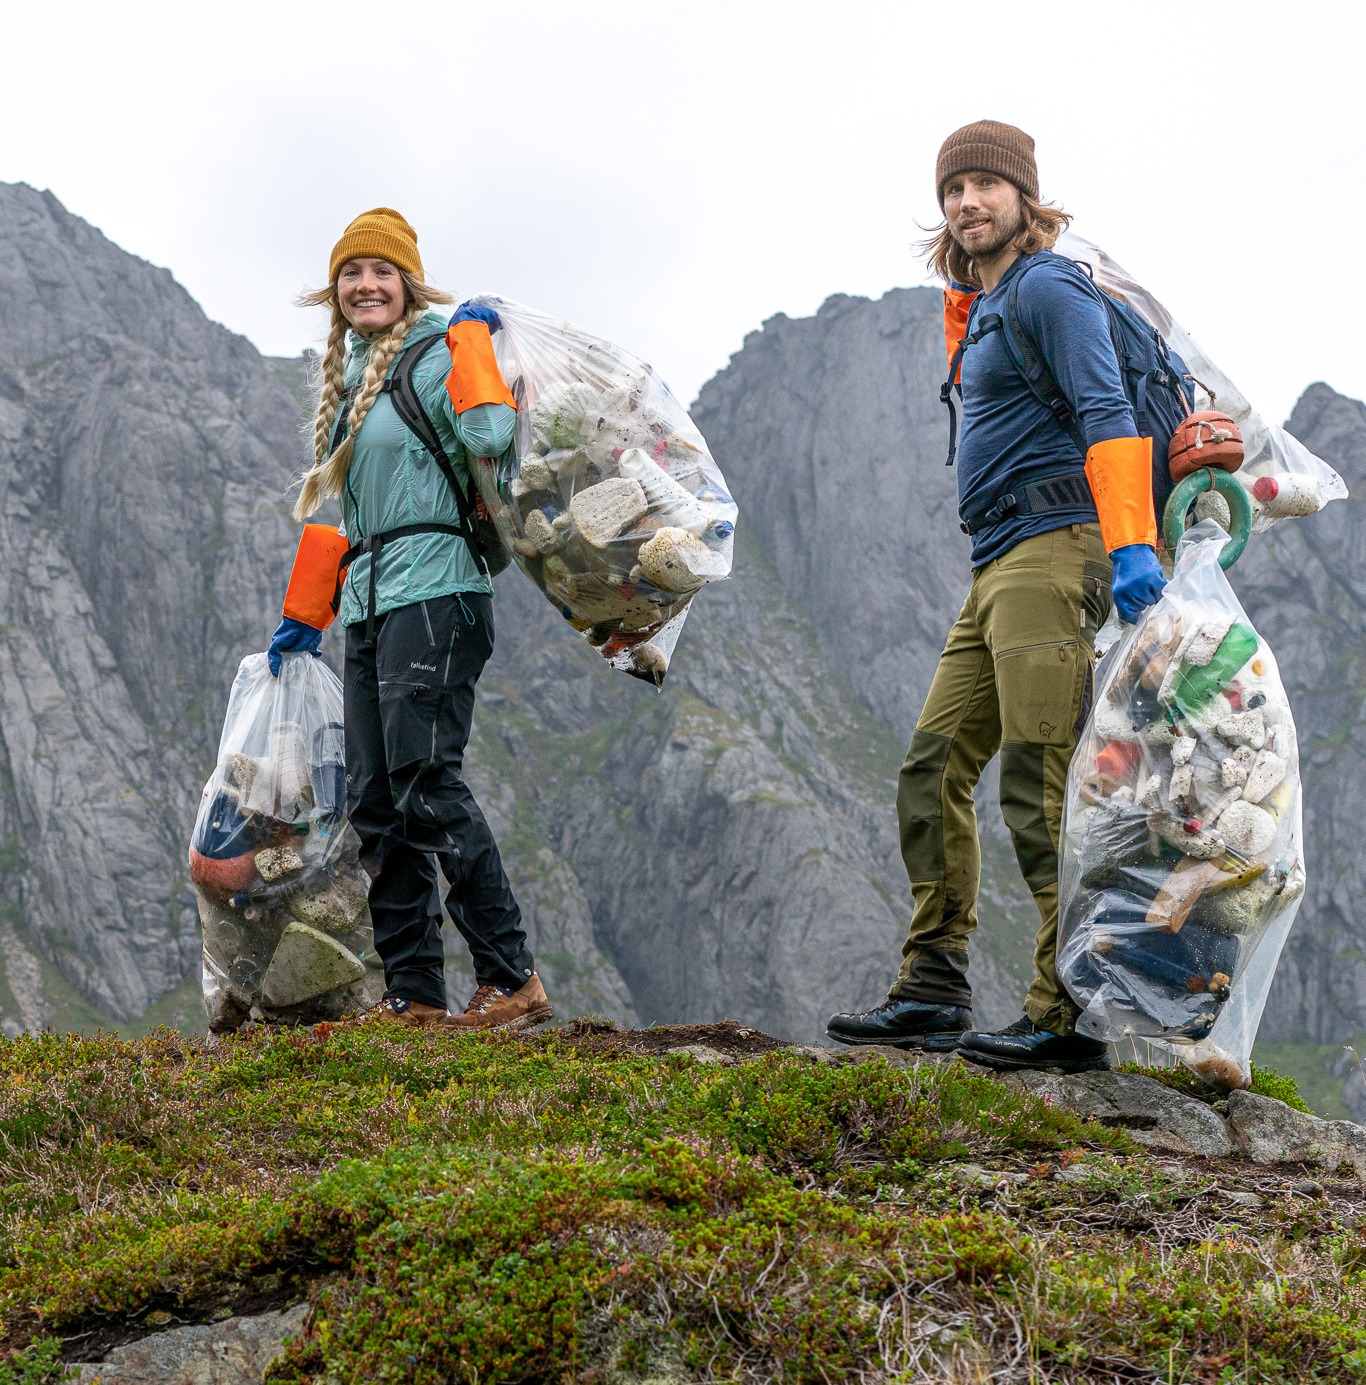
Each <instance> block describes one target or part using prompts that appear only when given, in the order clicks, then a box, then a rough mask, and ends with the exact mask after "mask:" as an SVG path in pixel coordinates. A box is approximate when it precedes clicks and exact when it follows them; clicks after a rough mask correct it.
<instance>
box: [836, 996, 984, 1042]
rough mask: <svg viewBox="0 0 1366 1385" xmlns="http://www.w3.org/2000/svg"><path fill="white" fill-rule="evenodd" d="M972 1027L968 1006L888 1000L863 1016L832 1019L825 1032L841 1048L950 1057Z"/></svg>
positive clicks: (851, 1015)
mask: <svg viewBox="0 0 1366 1385" xmlns="http://www.w3.org/2000/svg"><path fill="white" fill-rule="evenodd" d="M971 1024H972V1011H971V1010H969V1009H968V1008H967V1006H965V1005H927V1004H926V1003H925V1002H924V1001H923V1000H885V1001H883V1003H882V1004H881V1005H879V1006H877V1007H876V1008H875V1009H872V1010H865V1011H863V1013H862V1014H841V1015H831V1016H830V1020H829V1022H828V1023H827V1024H826V1026H825V1032H826V1033H827V1034H828V1035H829V1036H830V1037H831V1038H832V1039H836V1040H838V1041H839V1042H840V1043H842V1044H891V1045H892V1047H893V1048H923V1049H925V1050H926V1051H927V1052H929V1053H951V1052H952V1051H953V1050H954V1049H955V1048H957V1047H958V1040H959V1037H960V1036H961V1035H962V1033H963V1031H964V1030H965V1029H967V1028H969V1027H970V1026H971Z"/></svg>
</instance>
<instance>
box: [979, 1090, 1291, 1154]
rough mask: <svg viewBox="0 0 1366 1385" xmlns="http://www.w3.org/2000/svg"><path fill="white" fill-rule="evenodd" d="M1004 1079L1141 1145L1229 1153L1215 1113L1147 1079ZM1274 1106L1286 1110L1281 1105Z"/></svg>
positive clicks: (1229, 1143)
mask: <svg viewBox="0 0 1366 1385" xmlns="http://www.w3.org/2000/svg"><path fill="white" fill-rule="evenodd" d="M1005 1080H1006V1081H1007V1082H1008V1083H1009V1084H1010V1085H1013V1086H1018V1087H1021V1088H1023V1089H1024V1090H1025V1091H1028V1092H1032V1093H1033V1094H1034V1095H1035V1096H1037V1097H1041V1098H1043V1099H1045V1100H1047V1101H1049V1102H1051V1103H1052V1104H1053V1105H1055V1106H1057V1107H1059V1108H1061V1109H1062V1110H1065V1111H1071V1112H1073V1113H1074V1114H1076V1115H1078V1116H1082V1117H1084V1118H1085V1119H1087V1120H1098V1121H1103V1122H1104V1123H1105V1124H1107V1125H1122V1126H1124V1127H1125V1128H1126V1129H1128V1130H1129V1131H1130V1133H1131V1134H1132V1135H1133V1136H1134V1138H1135V1139H1137V1140H1138V1141H1139V1142H1140V1143H1141V1144H1149V1145H1152V1146H1154V1147H1155V1148H1158V1149H1166V1150H1171V1151H1173V1152H1175V1153H1180V1154H1201V1155H1204V1156H1205V1157H1207V1158H1215V1157H1218V1156H1220V1155H1224V1154H1231V1153H1232V1152H1233V1140H1232V1138H1231V1136H1230V1134H1229V1130H1228V1126H1227V1125H1226V1124H1225V1123H1224V1121H1223V1119H1222V1118H1221V1117H1220V1115H1219V1113H1218V1112H1217V1111H1215V1110H1214V1109H1213V1108H1212V1107H1210V1106H1209V1105H1208V1104H1207V1103H1205V1102H1203V1101H1197V1100H1196V1099H1195V1098H1194V1097H1189V1096H1185V1095H1183V1094H1182V1093H1181V1092H1178V1091H1175V1090H1174V1089H1173V1088H1171V1087H1168V1086H1165V1085H1164V1084H1163V1083H1161V1082H1158V1081H1156V1080H1155V1079H1154V1078H1151V1077H1143V1076H1141V1075H1139V1074H1138V1073H1125V1072H1082V1073H1075V1074H1071V1075H1066V1074H1063V1073H1054V1072H1025V1073H1019V1074H1017V1075H1014V1076H1011V1077H1008V1078H1006V1079H1005ZM1274 1104H1275V1105H1276V1106H1280V1107H1282V1109H1284V1110H1286V1111H1289V1109H1290V1108H1289V1107H1286V1106H1283V1104H1282V1103H1281V1102H1276V1103H1274ZM1291 1114H1294V1113H1293V1112H1292V1113H1291Z"/></svg>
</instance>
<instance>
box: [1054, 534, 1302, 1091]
mask: <svg viewBox="0 0 1366 1385" xmlns="http://www.w3.org/2000/svg"><path fill="white" fill-rule="evenodd" d="M1227 539H1228V536H1227V534H1225V533H1224V531H1223V530H1222V529H1220V528H1219V527H1218V526H1217V525H1216V524H1215V523H1214V521H1213V520H1202V521H1201V522H1200V523H1198V524H1197V525H1195V526H1194V527H1193V528H1191V529H1190V530H1188V531H1187V533H1186V536H1185V537H1184V538H1183V539H1182V541H1181V544H1180V546H1179V548H1178V549H1177V554H1176V571H1175V575H1174V577H1173V579H1172V581H1171V582H1170V583H1169V584H1168V586H1167V588H1166V590H1165V592H1164V593H1163V595H1162V599H1161V600H1160V601H1159V602H1158V603H1157V604H1156V605H1155V606H1153V607H1151V608H1149V610H1148V611H1147V612H1145V613H1144V616H1143V618H1142V620H1141V621H1140V622H1139V623H1138V625H1136V626H1134V627H1132V629H1130V630H1129V631H1128V633H1127V634H1126V635H1125V636H1124V637H1123V638H1122V639H1121V640H1120V641H1119V643H1118V644H1116V645H1115V646H1114V647H1113V648H1112V649H1111V650H1110V651H1109V653H1107V654H1106V656H1105V658H1104V659H1103V660H1102V661H1101V663H1100V665H1099V666H1098V668H1097V685H1096V690H1095V701H1094V705H1093V707H1092V710H1091V715H1090V717H1089V719H1088V721H1087V723H1086V727H1085V730H1084V732H1083V734H1082V736H1081V739H1080V741H1079V742H1078V745H1077V749H1076V753H1075V755H1074V757H1073V760H1072V767H1071V771H1070V772H1069V774H1068V779H1067V797H1066V802H1065V808H1064V823H1063V841H1062V865H1061V878H1060V898H1059V933H1058V970H1059V974H1060V975H1061V977H1062V980H1063V983H1064V984H1065V985H1066V987H1067V989H1068V990H1069V991H1070V992H1071V994H1072V996H1073V998H1074V999H1075V1000H1076V1002H1077V1004H1078V1005H1080V1006H1082V1007H1083V1010H1084V1013H1083V1014H1082V1016H1081V1019H1080V1020H1079V1021H1078V1026H1077V1027H1078V1029H1079V1030H1080V1031H1081V1032H1082V1033H1085V1034H1089V1035H1091V1036H1092V1037H1094V1038H1099V1039H1107V1040H1110V1041H1115V1040H1119V1039H1122V1038H1124V1037H1127V1036H1130V1035H1133V1036H1136V1037H1139V1038H1142V1039H1146V1040H1147V1041H1148V1042H1150V1043H1153V1044H1156V1045H1157V1046H1158V1047H1161V1048H1164V1049H1167V1050H1169V1051H1170V1052H1172V1053H1173V1054H1174V1055H1175V1056H1176V1057H1177V1058H1179V1059H1180V1060H1181V1061H1182V1062H1183V1063H1185V1064H1186V1066H1187V1067H1189V1068H1191V1069H1192V1070H1193V1071H1194V1072H1195V1073H1197V1074H1198V1075H1199V1076H1200V1077H1202V1078H1204V1079H1205V1080H1206V1081H1208V1082H1210V1083H1212V1084H1213V1085H1216V1086H1221V1087H1226V1088H1232V1087H1245V1086H1247V1085H1248V1081H1249V1079H1250V1076H1251V1069H1250V1066H1249V1059H1250V1055H1251V1052H1252V1041H1253V1039H1254V1038H1255V1037H1256V1033H1257V1025H1258V1023H1259V1022H1260V1020H1261V1016H1262V1009H1263V1007H1264V1006H1265V1004H1266V997H1267V993H1268V991H1269V990H1270V988H1271V980H1272V977H1273V975H1274V973H1275V970H1276V962H1277V959H1278V958H1279V957H1280V953H1281V947H1282V946H1283V944H1284V943H1285V939H1286V934H1287V933H1288V932H1289V930H1290V926H1291V924H1292V923H1293V922H1294V919H1295V913H1296V911H1297V909H1298V908H1299V902H1300V898H1301V896H1302V895H1303V894H1304V886H1305V872H1304V856H1303V850H1302V844H1301V837H1300V773H1299V755H1298V751H1297V748H1296V739H1295V723H1294V720H1293V719H1292V717H1291V714H1290V703H1289V701H1288V699H1287V698H1286V695H1285V688H1284V687H1283V686H1282V684H1281V677H1280V673H1279V671H1278V670H1277V667H1276V658H1275V655H1273V654H1272V652H1271V650H1270V649H1268V648H1267V646H1266V643H1265V642H1264V641H1263V640H1262V639H1261V637H1260V636H1259V635H1258V634H1257V632H1256V630H1255V629H1254V628H1253V626H1252V623H1251V622H1250V621H1249V620H1248V618H1247V615H1246V613H1245V612H1244V611H1243V608H1242V606H1241V605H1240V604H1239V602H1238V598H1237V597H1236V596H1235V595H1234V592H1233V588H1232V587H1231V586H1230V585H1229V583H1228V579H1227V578H1226V577H1225V576H1224V573H1223V571H1222V569H1221V568H1220V567H1219V553H1220V550H1221V549H1222V548H1223V545H1224V543H1225V542H1226V541H1227Z"/></svg>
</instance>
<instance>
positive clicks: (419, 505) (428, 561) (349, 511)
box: [341, 312, 517, 625]
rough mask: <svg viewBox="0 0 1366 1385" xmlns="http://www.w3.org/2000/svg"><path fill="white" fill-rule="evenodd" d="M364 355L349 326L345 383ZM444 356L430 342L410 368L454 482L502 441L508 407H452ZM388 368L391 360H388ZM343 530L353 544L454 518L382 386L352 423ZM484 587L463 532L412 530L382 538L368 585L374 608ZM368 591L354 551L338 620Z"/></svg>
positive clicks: (432, 322)
mask: <svg viewBox="0 0 1366 1385" xmlns="http://www.w3.org/2000/svg"><path fill="white" fill-rule="evenodd" d="M445 333H446V319H445V318H444V317H443V316H442V315H441V314H440V313H436V312H431V313H426V314H424V316H423V317H421V318H420V319H419V320H418V322H417V324H416V326H414V327H413V329H412V331H411V332H409V334H408V339H407V342H406V343H405V345H413V344H415V343H417V342H420V341H423V340H424V339H425V338H427V337H430V336H444V335H445ZM369 357H370V343H369V342H368V341H366V340H365V339H364V338H363V337H358V336H356V335H355V334H354V333H353V334H352V337H351V358H350V360H349V361H348V362H347V365H346V384H347V386H348V388H349V387H350V386H351V385H353V384H357V383H359V381H360V380H361V379H362V377H363V376H364V374H365V368H366V364H367V363H368V361H369ZM450 368H451V358H450V354H449V353H448V352H447V351H446V350H445V349H444V347H432V348H431V349H430V350H429V351H428V352H427V354H426V355H425V356H424V357H423V358H422V360H421V361H420V362H419V363H418V367H417V371H416V373H415V375H414V377H413V384H414V385H415V386H416V387H417V391H418V395H419V397H420V398H421V400H422V407H423V408H424V409H425V410H426V411H427V416H428V417H429V418H430V419H431V421H432V423H433V425H434V426H435V428H436V431H437V434H438V435H439V436H440V438H441V441H442V442H443V443H444V444H445V445H446V455H447V456H448V457H449V458H450V460H451V469H452V470H453V471H454V472H455V475H456V478H457V479H458V480H459V481H460V483H461V485H463V486H466V487H468V486H469V481H470V473H469V458H470V457H497V456H500V455H501V454H502V453H503V452H504V451H506V450H507V447H508V444H509V443H511V441H512V430H513V426H514V424H515V423H516V419H517V415H516V413H515V411H514V410H512V409H510V408H509V407H508V406H507V405H506V404H480V405H478V406H476V407H475V408H473V409H467V410H466V411H465V412H464V413H463V414H461V415H459V416H458V417H457V416H456V413H455V410H454V409H453V408H452V406H451V400H450V396H449V395H448V394H447V393H446V376H447V375H448V374H449V373H450ZM389 370H390V374H392V373H393V366H390V368H389ZM341 502H342V519H343V528H344V532H345V534H346V537H347V538H348V539H349V540H350V541H351V542H352V543H358V542H359V541H360V540H361V539H363V538H366V537H367V536H368V535H370V534H376V533H381V532H383V531H384V530H386V529H397V528H399V527H400V526H402V525H405V524H421V523H425V522H434V523H437V524H459V523H460V510H459V508H458V507H457V505H456V503H455V495H454V494H453V492H452V491H451V486H450V482H449V481H447V480H446V478H445V476H444V475H443V474H442V472H441V470H440V468H439V467H438V466H437V464H436V462H435V461H433V460H432V457H431V454H430V453H429V452H428V451H427V449H426V448H424V447H423V446H422V444H421V443H420V442H419V441H418V440H417V438H416V437H415V436H414V435H413V434H412V433H410V432H409V431H408V429H407V428H405V427H404V425H403V423H402V421H401V420H400V419H399V416H398V415H397V414H396V413H395V412H394V406H393V402H392V401H391V400H390V398H389V396H388V394H381V395H380V396H379V398H378V399H376V400H375V402H374V405H373V406H372V407H371V409H370V412H369V413H368V414H367V415H366V417H365V422H364V423H363V424H362V425H361V430H360V433H359V434H358V435H357V437H356V443H355V448H354V450H353V451H352V454H351V468H350V471H349V473H348V475H347V478H346V488H345V490H344V491H343V493H342V497H341ZM492 590H493V587H492V586H491V585H490V583H489V580H488V578H487V577H485V576H484V575H483V574H482V573H481V572H480V571H479V569H478V568H477V567H476V566H475V564H474V559H473V558H472V557H471V556H470V551H469V546H468V545H467V544H466V543H465V540H464V539H462V538H459V537H457V536H456V535H454V534H417V535H414V536H412V537H411V538H406V539H395V540H394V541H393V542H392V543H387V544H385V545H384V549H383V552H382V554H381V556H380V563H379V581H378V584H377V587H376V592H375V597H376V600H375V614H376V615H383V614H384V612H385V611H392V610H395V609H397V608H398V607H399V606H411V605H413V604H414V603H415V602H418V601H429V600H431V599H432V598H433V597H437V596H449V595H450V594H451V593H453V592H491V591H492ZM369 591H370V555H369V554H368V553H365V554H362V555H361V556H360V557H359V558H357V559H356V560H355V561H354V562H353V563H352V564H351V567H350V569H349V570H348V572H347V574H346V582H345V584H344V585H343V588H342V603H341V622H342V624H343V625H355V624H356V623H357V622H358V621H363V620H364V619H365V617H366V602H367V600H368V597H369Z"/></svg>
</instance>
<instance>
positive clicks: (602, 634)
mask: <svg viewBox="0 0 1366 1385" xmlns="http://www.w3.org/2000/svg"><path fill="white" fill-rule="evenodd" d="M473 301H474V302H476V303H479V304H481V305H485V306H488V307H491V308H494V309H495V310H496V311H497V313H498V316H499V318H500V320H501V322H502V328H501V330H500V331H497V332H495V333H494V334H493V343H494V350H495V352H496V354H497V357H498V364H499V367H500V368H501V370H502V372H503V377H504V379H506V380H507V382H508V387H509V388H510V389H511V390H512V393H513V397H514V398H515V399H516V401H517V427H516V433H515V436H514V440H513V445H512V448H511V449H510V451H509V453H508V454H507V455H505V456H504V457H502V458H497V459H490V458H481V459H477V460H476V462H475V481H476V483H477V485H478V487H479V493H480V496H481V498H482V499H483V501H484V504H485V506H486V507H487V509H488V511H489V514H490V516H491V517H492V519H493V521H494V523H495V524H496V525H497V526H498V531H499V534H500V535H501V536H502V539H503V542H504V543H505V544H506V545H507V547H508V549H509V551H510V552H511V553H512V555H513V557H514V559H515V561H516V563H517V565H518V567H520V568H521V570H522V571H523V572H524V573H526V575H527V576H528V577H529V578H530V579H531V580H532V581H533V582H534V583H535V584H536V586H537V587H538V588H540V590H541V591H542V592H543V593H544V594H545V596H546V598H547V599H548V600H549V601H550V603H551V604H552V605H553V606H554V607H555V608H556V609H557V610H558V611H559V612H560V613H561V614H562V615H563V616H564V618H565V620H567V621H568V622H569V623H570V624H571V625H572V626H573V627H574V629H575V630H578V631H579V632H580V633H581V634H583V636H584V637H585V639H587V640H588V642H589V643H590V644H591V645H593V647H594V648H595V649H597V650H598V652H599V653H600V654H601V655H602V656H603V658H605V659H606V660H607V661H608V663H610V664H611V665H612V667H613V668H617V669H621V670H623V671H624V672H627V673H630V674H634V675H635V676H636V677H639V678H644V679H646V680H648V681H651V682H653V683H655V684H656V685H659V684H660V683H662V681H663V679H664V675H665V673H666V672H667V670H668V666H669V659H670V657H671V655H672V653H673V649H674V645H675V644H676V643H677V640H678V635H679V632H680V630H681V629H682V625H683V621H684V618H685V616H686V615H687V610H688V603H689V602H690V601H691V600H692V598H693V597H694V596H695V595H696V594H697V592H698V591H700V590H701V588H702V587H703V586H705V585H706V584H707V583H708V582H717V581H721V580H722V579H724V578H726V577H728V576H729V575H730V569H731V559H732V552H733V548H734V542H735V537H734V536H735V520H736V513H737V511H736V506H735V502H734V501H733V500H732V499H731V496H730V492H729V490H728V489H727V486H726V482H725V479H724V478H723V477H722V475H721V471H720V468H719V467H718V466H717V465H716V462H715V461H714V460H713V458H712V455H711V452H710V450H709V449H708V447H707V444H706V440H705V439H704V438H703V437H702V434H701V433H700V432H699V431H698V429H697V426H696V425H695V424H694V423H693V421H692V419H691V418H689V417H688V412H687V410H686V409H684V407H683V406H682V405H681V404H680V403H679V402H678V400H677V399H675V398H674V396H673V394H672V393H671V392H670V390H669V387H668V386H667V385H666V384H665V383H664V381H663V380H661V379H660V378H659V376H658V375H657V374H656V373H655V371H654V369H653V367H651V366H649V365H647V364H646V363H645V362H644V361H642V360H640V359H639V358H637V357H636V356H633V355H631V354H630V353H629V352H627V351H623V350H622V349H621V348H619V347H617V346H614V345H612V344H611V343H610V342H606V341H603V340H601V339H600V338H598V337H593V336H590V335H589V334H588V333H587V332H583V331H581V330H580V329H579V328H577V327H575V326H573V325H572V324H571V323H568V322H563V321H561V320H559V319H557V318H553V317H548V316H546V315H545V314H544V313H539V312H536V311H535V310H534V309H532V308H527V307H524V306H523V305H521V304H519V303H514V302H512V301H510V300H508V299H506V298H497V297H493V296H491V295H487V294H484V295H480V296H479V297H477V298H475V299H474V300H473Z"/></svg>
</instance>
